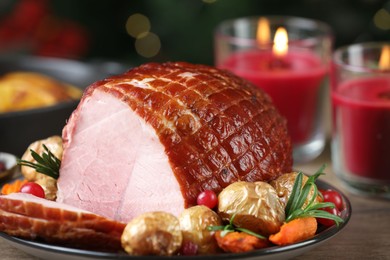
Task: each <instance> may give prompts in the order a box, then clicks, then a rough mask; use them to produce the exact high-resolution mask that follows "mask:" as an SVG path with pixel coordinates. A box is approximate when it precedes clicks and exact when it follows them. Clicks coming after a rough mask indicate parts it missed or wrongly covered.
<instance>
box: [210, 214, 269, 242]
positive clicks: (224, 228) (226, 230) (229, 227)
mask: <svg viewBox="0 0 390 260" xmlns="http://www.w3.org/2000/svg"><path fill="white" fill-rule="evenodd" d="M235 216H236V214H233V216H232V217H231V218H230V220H229V224H227V225H225V226H208V227H207V229H208V230H209V231H216V230H222V232H221V237H224V236H225V235H226V234H227V233H230V232H234V231H240V232H244V233H247V234H249V235H252V236H255V237H257V238H260V239H266V237H264V236H262V235H260V234H257V233H255V232H253V231H250V230H249V229H246V228H240V227H235V226H234V225H233V220H234V218H235Z"/></svg>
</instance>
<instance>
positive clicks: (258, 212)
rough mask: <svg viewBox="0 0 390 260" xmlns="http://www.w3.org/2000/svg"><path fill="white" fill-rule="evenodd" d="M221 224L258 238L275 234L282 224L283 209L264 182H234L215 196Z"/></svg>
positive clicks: (269, 186) (272, 190)
mask: <svg viewBox="0 0 390 260" xmlns="http://www.w3.org/2000/svg"><path fill="white" fill-rule="evenodd" d="M218 201H219V202H218V212H219V215H220V216H221V217H222V220H224V221H229V220H230V219H231V218H232V217H233V216H234V215H235V217H234V221H233V224H234V225H235V226H236V227H241V228H246V229H249V230H251V231H254V232H256V233H259V234H261V235H265V236H266V235H269V234H274V233H276V232H278V231H279V229H280V226H281V225H282V224H283V222H284V220H285V213H284V206H283V204H282V203H281V202H280V200H279V197H278V196H277V194H276V191H275V189H274V188H273V187H272V186H271V185H269V184H268V183H266V182H253V183H252V182H243V181H240V182H235V183H232V184H230V185H229V186H227V187H226V188H225V189H223V190H222V192H221V193H220V194H219V195H218Z"/></svg>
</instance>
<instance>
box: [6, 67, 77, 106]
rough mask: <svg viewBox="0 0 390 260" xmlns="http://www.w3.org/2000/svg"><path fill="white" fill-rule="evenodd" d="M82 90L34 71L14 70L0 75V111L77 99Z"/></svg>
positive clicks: (49, 104)
mask: <svg viewBox="0 0 390 260" xmlns="http://www.w3.org/2000/svg"><path fill="white" fill-rule="evenodd" d="M81 95H82V91H81V90H80V89H78V88H76V87H74V86H71V85H68V84H66V83H63V82H60V81H57V80H55V79H53V78H51V77H48V76H46V75H43V74H40V73H34V72H12V73H8V74H5V75H3V76H2V77H0V113H5V112H13V111H19V110H25V109H33V108H39V107H45V106H51V105H55V104H57V103H59V102H64V101H70V100H77V99H79V98H80V97H81Z"/></svg>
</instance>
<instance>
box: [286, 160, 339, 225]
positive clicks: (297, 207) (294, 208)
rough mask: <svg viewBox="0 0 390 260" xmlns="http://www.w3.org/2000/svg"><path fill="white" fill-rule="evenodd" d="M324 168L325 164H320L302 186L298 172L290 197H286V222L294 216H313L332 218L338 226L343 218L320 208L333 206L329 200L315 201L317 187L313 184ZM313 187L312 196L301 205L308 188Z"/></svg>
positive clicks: (300, 174)
mask: <svg viewBox="0 0 390 260" xmlns="http://www.w3.org/2000/svg"><path fill="white" fill-rule="evenodd" d="M324 169H325V165H322V166H321V168H320V169H318V171H317V172H316V173H314V174H313V175H311V176H310V177H308V179H307V181H306V183H305V185H303V187H302V179H303V173H302V172H299V173H298V175H297V177H296V179H295V182H294V186H293V189H292V191H291V194H290V198H289V199H288V202H287V205H286V208H285V212H286V222H289V221H291V220H293V219H296V218H301V217H315V218H327V219H331V220H333V221H334V222H335V223H336V225H337V226H338V225H339V223H341V222H343V221H344V220H343V219H342V218H340V217H339V216H336V215H334V214H331V213H329V212H327V211H325V210H321V208H327V207H330V208H334V207H335V205H334V204H333V203H331V202H319V203H318V202H315V200H316V198H317V195H318V188H317V185H316V184H315V181H316V180H317V178H318V177H319V176H320V175H322V174H324V173H323V170H324ZM312 188H313V191H314V192H313V196H312V197H311V199H310V201H309V203H308V204H307V206H305V207H303V204H304V203H305V201H306V199H307V197H308V195H309V192H310V190H311V189H312Z"/></svg>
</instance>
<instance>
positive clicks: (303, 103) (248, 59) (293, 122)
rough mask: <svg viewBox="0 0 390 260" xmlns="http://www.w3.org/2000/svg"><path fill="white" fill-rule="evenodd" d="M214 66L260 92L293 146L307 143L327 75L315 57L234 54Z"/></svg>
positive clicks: (292, 52) (254, 52) (255, 52)
mask: <svg viewBox="0 0 390 260" xmlns="http://www.w3.org/2000/svg"><path fill="white" fill-rule="evenodd" d="M217 66H219V67H220V68H224V69H227V70H230V71H232V72H234V73H235V74H237V75H238V76H241V77H243V78H245V79H247V80H249V81H251V82H252V83H254V84H255V85H257V86H258V87H260V88H262V89H264V90H265V91H266V92H267V93H268V94H269V95H270V96H271V98H272V99H273V101H274V103H275V105H276V107H277V108H278V109H279V110H280V112H281V114H282V115H284V116H285V117H286V118H287V124H288V129H289V131H290V134H291V137H292V141H293V143H294V144H300V143H305V142H306V141H309V139H310V137H311V134H312V133H313V129H314V128H315V119H316V117H317V116H318V115H316V111H318V109H317V106H320V104H319V102H318V101H319V95H320V93H319V92H320V87H321V83H322V82H323V80H324V78H325V75H326V74H327V68H326V66H324V65H323V64H322V63H321V60H320V59H319V57H317V56H316V55H315V54H314V53H311V52H309V51H296V50H288V52H287V53H286V54H285V55H283V56H282V57H278V56H276V55H275V54H273V53H272V52H271V51H259V50H251V51H242V52H236V53H234V54H232V55H231V56H230V57H229V58H227V59H226V60H225V61H224V62H223V63H222V64H217Z"/></svg>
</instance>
